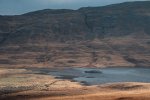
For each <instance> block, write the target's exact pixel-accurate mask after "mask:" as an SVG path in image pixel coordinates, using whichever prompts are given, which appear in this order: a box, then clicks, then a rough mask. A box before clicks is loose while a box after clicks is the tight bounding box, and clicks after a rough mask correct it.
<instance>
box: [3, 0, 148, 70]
mask: <svg viewBox="0 0 150 100" xmlns="http://www.w3.org/2000/svg"><path fill="white" fill-rule="evenodd" d="M149 45H150V1H143V2H126V3H121V4H113V5H108V6H104V7H85V8H80V9H78V10H67V9H58V10H53V9H45V10H40V11H35V12H30V13H26V14H23V15H16V16H0V66H1V67H10V66H11V67H91V66H92V67H108V66H110V67H113V66H146V67H148V66H150V46H149Z"/></svg>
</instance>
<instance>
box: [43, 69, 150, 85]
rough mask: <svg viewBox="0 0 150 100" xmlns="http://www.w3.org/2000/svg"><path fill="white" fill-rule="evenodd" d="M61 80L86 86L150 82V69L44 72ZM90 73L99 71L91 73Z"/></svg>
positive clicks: (56, 70) (59, 70)
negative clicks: (68, 80)
mask: <svg viewBox="0 0 150 100" xmlns="http://www.w3.org/2000/svg"><path fill="white" fill-rule="evenodd" d="M42 71H46V73H47V74H49V75H52V76H55V77H56V78H60V79H70V80H72V81H77V82H80V83H83V84H86V85H98V84H104V83H114V82H150V68H103V69H100V68H64V69H51V70H42ZM90 71H99V72H101V73H99V72H97V73H96V72H95V73H90Z"/></svg>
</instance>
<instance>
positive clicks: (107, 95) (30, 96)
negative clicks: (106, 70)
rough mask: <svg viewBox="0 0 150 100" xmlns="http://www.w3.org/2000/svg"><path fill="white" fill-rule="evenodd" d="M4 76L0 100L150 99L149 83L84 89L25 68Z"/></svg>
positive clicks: (5, 73)
mask: <svg viewBox="0 0 150 100" xmlns="http://www.w3.org/2000/svg"><path fill="white" fill-rule="evenodd" d="M10 72H11V74H8V73H10ZM0 75H1V78H0V100H150V84H149V83H114V84H111V83H110V84H102V85H99V86H83V85H81V84H79V83H76V82H70V81H68V80H60V79H55V78H54V77H52V76H49V75H39V74H33V73H32V72H30V71H27V70H24V69H9V70H8V69H4V68H3V69H2V68H1V69H0ZM2 75H3V76H2Z"/></svg>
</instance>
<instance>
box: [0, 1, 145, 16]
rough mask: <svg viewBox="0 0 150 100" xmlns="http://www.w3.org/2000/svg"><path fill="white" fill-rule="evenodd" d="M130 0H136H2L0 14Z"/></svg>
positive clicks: (91, 5)
mask: <svg viewBox="0 0 150 100" xmlns="http://www.w3.org/2000/svg"><path fill="white" fill-rule="evenodd" d="M130 1H135V0H111V1H110V0H105V1H103V0H30V1H29V0H0V15H20V14H24V13H27V12H32V11H36V10H42V9H79V8H81V7H88V6H90V7H95V6H105V5H109V4H116V3H122V2H130ZM136 1H147V0H136Z"/></svg>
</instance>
